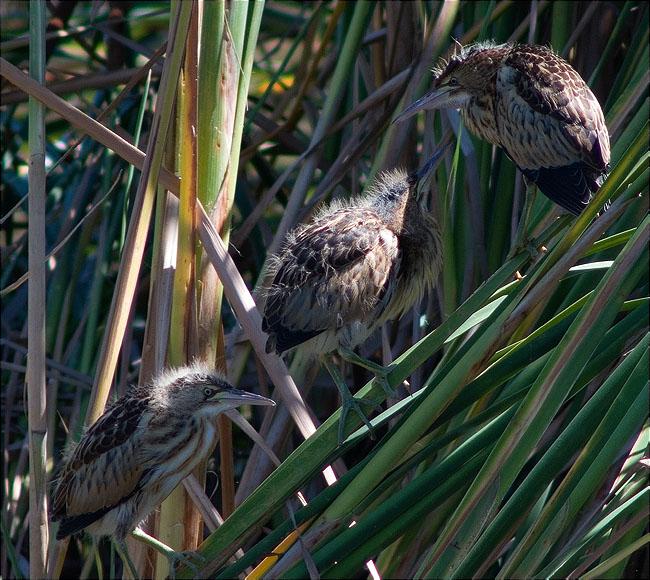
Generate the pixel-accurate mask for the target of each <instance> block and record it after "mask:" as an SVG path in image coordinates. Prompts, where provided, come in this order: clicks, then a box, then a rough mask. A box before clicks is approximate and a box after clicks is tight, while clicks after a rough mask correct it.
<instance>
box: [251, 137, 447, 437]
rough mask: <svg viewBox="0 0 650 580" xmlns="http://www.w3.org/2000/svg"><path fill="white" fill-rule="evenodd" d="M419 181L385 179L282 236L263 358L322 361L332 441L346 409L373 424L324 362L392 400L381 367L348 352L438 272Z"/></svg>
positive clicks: (401, 176) (435, 238)
mask: <svg viewBox="0 0 650 580" xmlns="http://www.w3.org/2000/svg"><path fill="white" fill-rule="evenodd" d="M441 153H442V150H440V151H439V152H438V154H437V155H436V156H434V158H433V159H432V160H431V161H430V162H429V164H428V166H431V165H432V164H433V163H434V162H435V161H436V160H437V158H438V157H439V156H440V154H441ZM427 169H428V168H427ZM421 175H422V172H420V173H418V174H413V175H407V174H406V173H405V172H404V171H399V170H398V171H392V172H389V173H385V174H383V175H382V176H381V177H380V178H379V179H377V180H376V182H375V183H374V184H373V185H372V186H371V187H370V188H369V191H368V193H367V194H366V195H364V196H362V197H359V198H357V199H353V200H350V201H347V202H336V203H333V204H332V205H330V206H329V207H326V208H325V209H323V210H321V211H320V212H319V213H318V214H317V215H316V216H315V218H314V219H313V221H311V222H310V223H308V224H306V225H303V226H300V227H298V228H297V229H296V230H294V231H293V232H291V233H289V234H288V235H287V238H286V240H285V242H284V245H283V247H282V249H281V251H280V252H279V254H278V255H277V256H276V259H275V262H274V264H273V265H272V268H273V282H272V283H271V285H270V287H269V288H268V289H267V297H268V298H267V302H266V306H265V310H264V319H263V324H262V328H263V330H264V331H265V332H267V333H268V334H269V338H268V341H267V343H266V350H267V352H271V351H275V352H276V353H278V354H281V353H283V352H285V351H287V350H289V349H292V348H294V347H296V346H297V345H299V344H302V343H305V345H306V347H307V350H308V352H311V353H312V354H318V355H322V360H323V363H324V364H325V366H326V368H327V369H328V371H329V372H330V374H331V376H332V379H333V380H334V382H335V383H336V385H337V387H338V388H339V391H340V393H341V399H342V401H341V402H342V410H341V419H340V422H339V441H342V440H343V433H344V426H345V419H346V416H347V413H348V411H349V409H351V408H352V409H354V410H355V411H356V412H357V413H358V415H359V416H360V417H361V418H362V419H363V421H364V422H365V423H366V425H368V426H369V427H370V423H369V422H368V419H367V418H366V416H365V414H364V413H363V411H362V410H361V407H360V406H359V401H358V400H357V399H355V398H354V397H352V395H351V393H350V391H349V389H348V387H347V385H346V384H345V381H344V380H343V378H342V377H341V375H340V373H339V372H338V369H337V368H336V366H334V365H333V364H332V362H331V360H330V358H329V353H332V352H333V351H338V352H339V354H340V355H341V356H342V357H343V358H344V359H346V360H348V361H350V362H353V363H355V364H357V365H359V366H362V367H365V368H367V369H369V370H371V371H372V372H374V373H375V375H376V377H377V378H378V380H379V382H380V383H381V385H382V387H383V388H384V389H385V390H386V392H388V393H391V392H392V390H391V389H390V386H389V385H388V382H387V380H386V374H387V370H386V368H384V367H383V366H381V365H379V364H376V363H373V362H371V361H368V360H366V359H364V358H362V357H360V356H359V355H357V354H356V353H354V352H353V350H352V349H354V348H355V347H356V346H358V345H359V344H361V343H362V342H364V341H365V340H366V338H368V337H369V336H370V335H371V334H372V332H373V331H374V330H375V329H377V328H378V327H379V326H380V325H381V324H382V323H384V322H385V321H388V320H393V319H396V318H399V317H400V316H401V315H402V314H403V313H404V312H406V311H407V310H408V309H409V308H410V307H411V306H413V304H415V303H416V302H417V301H418V300H419V299H420V298H421V297H422V295H423V294H424V292H425V290H427V289H428V288H431V287H432V286H433V284H434V282H435V281H436V278H437V276H438V273H439V271H440V265H441V242H440V233H439V230H438V224H437V223H436V220H435V219H434V218H433V216H432V215H431V214H430V213H429V211H428V210H427V209H426V208H425V207H424V204H423V203H422V200H421V199H420V197H421V196H420V192H419V191H418V187H417V186H418V181H419V180H420V177H421Z"/></svg>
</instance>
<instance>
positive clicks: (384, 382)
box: [375, 371, 396, 397]
mask: <svg viewBox="0 0 650 580" xmlns="http://www.w3.org/2000/svg"><path fill="white" fill-rule="evenodd" d="M375 380H376V381H377V382H378V383H379V386H380V387H381V388H382V389H383V391H384V393H386V396H387V397H394V396H395V392H396V391H395V389H393V387H391V386H390V383H389V382H388V371H386V373H377V374H376V375H375Z"/></svg>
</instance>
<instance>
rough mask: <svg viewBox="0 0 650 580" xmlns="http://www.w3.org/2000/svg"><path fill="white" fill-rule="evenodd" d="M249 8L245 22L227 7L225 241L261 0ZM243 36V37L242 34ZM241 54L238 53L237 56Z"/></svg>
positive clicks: (243, 9)
mask: <svg viewBox="0 0 650 580" xmlns="http://www.w3.org/2000/svg"><path fill="white" fill-rule="evenodd" d="M250 5H251V6H252V9H251V13H250V18H249V20H248V24H247V21H246V19H247V5H246V4H245V3H243V2H234V3H233V4H232V8H231V19H230V29H231V31H232V34H233V38H234V39H235V40H236V42H235V47H234V48H235V54H236V55H238V56H237V63H238V64H240V63H241V70H240V74H239V75H238V78H239V82H238V88H237V102H236V106H235V118H234V126H233V132H232V141H231V149H230V152H229V153H230V154H229V159H228V164H227V174H226V175H225V188H224V191H223V194H225V195H226V196H227V202H226V210H225V211H226V215H225V216H224V223H223V228H222V230H221V232H220V233H221V239H222V240H223V241H224V243H225V244H228V241H229V240H230V223H231V219H232V206H233V203H234V201H235V189H236V186H237V174H238V170H239V156H240V150H241V141H242V134H243V130H244V122H245V120H246V107H247V103H248V89H249V87H250V79H251V72H252V69H253V61H254V56H255V47H256V45H257V37H258V33H259V29H260V24H261V21H262V13H263V9H264V0H254V1H253V2H252V3H251V4H250ZM244 37H245V38H244ZM239 55H241V56H239ZM215 301H216V309H217V312H221V304H222V301H223V288H222V286H221V285H218V286H217V291H216V296H215Z"/></svg>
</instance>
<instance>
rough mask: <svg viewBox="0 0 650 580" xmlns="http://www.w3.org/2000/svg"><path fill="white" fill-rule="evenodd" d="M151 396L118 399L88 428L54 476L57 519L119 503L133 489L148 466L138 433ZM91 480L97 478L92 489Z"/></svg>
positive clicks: (53, 494) (54, 515) (55, 517)
mask: <svg viewBox="0 0 650 580" xmlns="http://www.w3.org/2000/svg"><path fill="white" fill-rule="evenodd" d="M148 402H149V400H148V399H147V398H136V397H125V398H123V399H120V400H119V401H118V402H117V403H116V404H114V405H113V406H112V407H110V408H109V409H108V410H107V411H106V413H105V414H104V415H102V417H100V419H99V420H98V421H97V422H96V423H94V424H93V425H92V426H91V427H90V428H89V429H88V431H87V432H86V434H85V435H84V437H83V439H82V441H81V443H80V444H79V445H77V446H76V447H75V448H74V450H73V451H72V453H71V454H70V455H69V456H68V457H67V459H66V461H65V464H64V465H63V468H62V470H61V473H60V476H59V478H58V479H57V480H56V481H55V486H54V491H53V493H52V508H51V512H52V519H53V520H54V521H56V520H58V519H60V518H64V517H70V516H77V515H81V514H84V513H90V512H96V511H97V510H100V509H102V508H106V507H109V506H113V505H117V504H119V503H120V502H121V501H124V500H125V499H126V498H127V497H128V496H130V495H131V494H132V493H133V491H134V489H135V488H136V487H137V485H138V483H139V482H140V480H141V478H142V475H143V473H144V471H145V469H146V465H145V463H144V462H143V461H142V460H141V458H140V457H139V446H138V441H137V437H135V433H136V430H137V427H138V425H139V424H140V421H141V420H142V419H143V416H144V414H145V411H146V410H147V405H148ZM97 474H101V477H97ZM90 482H95V483H94V488H93V489H89V488H88V486H89V485H90Z"/></svg>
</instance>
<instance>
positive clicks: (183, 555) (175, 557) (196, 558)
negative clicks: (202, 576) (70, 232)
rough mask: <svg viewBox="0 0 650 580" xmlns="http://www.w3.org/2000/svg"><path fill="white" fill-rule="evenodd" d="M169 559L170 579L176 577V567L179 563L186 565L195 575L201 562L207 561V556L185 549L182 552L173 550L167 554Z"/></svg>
mask: <svg viewBox="0 0 650 580" xmlns="http://www.w3.org/2000/svg"><path fill="white" fill-rule="evenodd" d="M168 559H169V577H170V578H171V580H174V579H175V578H176V567H177V566H178V565H179V564H181V563H182V564H183V565H184V566H187V567H188V568H189V569H190V570H191V571H192V574H193V575H194V576H195V577H196V576H197V575H198V572H199V570H200V568H201V566H202V565H203V564H205V563H206V562H207V558H206V557H205V556H203V555H201V554H199V553H198V552H195V551H193V550H186V551H184V552H173V553H171V554H169V555H168Z"/></svg>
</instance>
